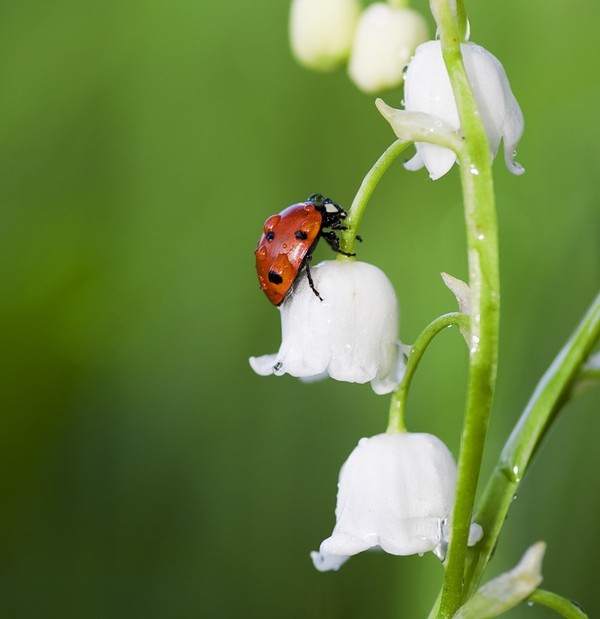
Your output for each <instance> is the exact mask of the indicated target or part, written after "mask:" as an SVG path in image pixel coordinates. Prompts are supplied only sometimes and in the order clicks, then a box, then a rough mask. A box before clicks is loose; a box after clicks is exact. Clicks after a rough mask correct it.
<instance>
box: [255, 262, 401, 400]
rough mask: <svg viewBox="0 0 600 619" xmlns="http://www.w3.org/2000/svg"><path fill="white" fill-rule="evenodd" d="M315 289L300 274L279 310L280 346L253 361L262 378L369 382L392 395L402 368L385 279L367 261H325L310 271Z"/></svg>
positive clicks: (395, 313)
mask: <svg viewBox="0 0 600 619" xmlns="http://www.w3.org/2000/svg"><path fill="white" fill-rule="evenodd" d="M311 274H312V279H313V282H314V287H315V288H316V290H318V291H319V294H320V295H321V297H322V299H323V301H321V300H319V298H318V297H317V296H316V295H315V293H314V291H313V290H312V289H311V287H310V284H309V281H308V278H307V277H306V275H302V276H301V277H300V279H299V281H298V282H297V283H296V286H295V288H294V289H293V290H292V292H291V294H290V295H289V296H288V297H287V298H286V299H285V301H284V302H283V303H282V304H281V306H280V311H281V326H282V343H281V347H280V348H279V352H278V353H277V354H274V355H264V356H262V357H251V358H250V365H251V366H252V369H253V370H254V371H255V372H256V373H257V374H260V375H261V376H268V375H269V374H275V375H277V376H280V375H282V374H286V373H287V374H291V375H292V376H296V377H298V378H304V379H308V380H311V379H318V378H322V377H325V376H330V377H331V378H334V379H335V380H341V381H346V382H352V383H367V382H370V383H371V386H372V388H373V391H375V393H378V394H383V393H390V392H392V391H394V389H396V387H397V386H398V383H399V381H400V378H401V375H402V372H403V369H404V363H403V357H402V355H401V354H400V342H399V341H398V302H397V300H396V295H395V293H394V288H393V286H392V284H391V283H390V281H389V280H388V278H387V277H386V276H385V274H384V273H383V272H382V271H381V270H380V269H378V268H377V267H375V266H373V265H370V264H367V263H365V262H354V261H337V260H334V261H325V262H322V263H320V264H318V265H317V266H315V267H312V268H311Z"/></svg>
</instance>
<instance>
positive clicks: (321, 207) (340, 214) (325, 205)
mask: <svg viewBox="0 0 600 619" xmlns="http://www.w3.org/2000/svg"><path fill="white" fill-rule="evenodd" d="M307 202H308V203H309V204H312V205H313V206H314V207H315V208H316V209H317V210H318V211H319V212H320V213H321V214H322V215H323V225H324V226H326V227H330V226H331V225H333V224H336V223H339V222H340V221H341V220H342V219H345V218H346V211H345V210H344V209H343V208H342V207H341V206H340V205H339V204H336V203H335V202H334V201H333V200H330V199H329V198H326V197H325V196H323V195H321V194H320V193H313V194H311V195H310V196H309V197H308V200H307Z"/></svg>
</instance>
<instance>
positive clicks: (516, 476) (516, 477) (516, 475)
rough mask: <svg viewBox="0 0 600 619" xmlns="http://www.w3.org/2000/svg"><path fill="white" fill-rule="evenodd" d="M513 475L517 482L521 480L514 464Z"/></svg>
mask: <svg viewBox="0 0 600 619" xmlns="http://www.w3.org/2000/svg"><path fill="white" fill-rule="evenodd" d="M512 472H513V475H514V476H515V481H516V482H519V481H521V477H520V475H519V467H518V466H517V465H516V464H515V466H513V469H512Z"/></svg>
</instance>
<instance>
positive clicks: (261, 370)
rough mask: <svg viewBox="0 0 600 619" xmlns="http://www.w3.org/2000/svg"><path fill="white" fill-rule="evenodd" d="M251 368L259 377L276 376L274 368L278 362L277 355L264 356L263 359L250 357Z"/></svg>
mask: <svg viewBox="0 0 600 619" xmlns="http://www.w3.org/2000/svg"><path fill="white" fill-rule="evenodd" d="M248 361H249V362H250V367H251V368H252V369H253V370H254V371H255V372H256V373H257V374H258V375H259V376H269V375H271V374H274V366H275V363H276V362H277V355H262V357H250V359H248Z"/></svg>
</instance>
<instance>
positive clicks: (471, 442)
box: [432, 0, 500, 619]
mask: <svg viewBox="0 0 600 619" xmlns="http://www.w3.org/2000/svg"><path fill="white" fill-rule="evenodd" d="M432 9H433V12H434V15H436V17H437V19H438V29H439V33H440V40H441V46H442V53H443V56H444V61H445V63H446V67H447V69H448V74H449V76H450V82H451V84H452V90H453V93H454V97H455V100H456V104H457V108H458V113H459V118H460V122H461V132H462V135H463V137H464V148H462V149H461V150H460V151H459V152H458V153H457V154H458V159H459V163H460V174H461V182H462V187H463V194H464V204H465V219H466V229H467V247H468V261H469V285H470V287H471V332H470V342H471V343H470V365H469V385H468V392H467V404H466V412H465V420H464V425H463V432H462V437H461V447H460V453H459V458H458V478H457V487H456V502H455V506H454V512H453V517H452V538H451V542H450V546H449V548H448V558H447V564H446V572H445V578H444V586H443V589H442V600H441V604H440V613H439V616H440V617H442V618H444V619H449V618H450V617H452V616H453V615H454V614H455V613H456V611H457V610H458V608H459V607H460V605H461V601H462V594H463V578H464V571H465V562H466V558H467V541H468V536H469V526H470V523H471V515H472V511H473V504H474V501H475V491H476V488H477V481H478V479H479V471H480V468H481V459H482V455H483V447H484V444H485V439H486V435H487V430H488V423H489V416H490V411H491V406H492V400H493V394H494V387H495V382H496V365H497V358H498V326H499V305H500V281H499V269H498V240H497V223H496V209H495V200H494V186H493V179H492V171H491V157H490V150H489V144H488V141H487V136H486V134H485V131H484V128H483V125H482V123H481V119H480V116H479V113H478V110H477V105H476V103H475V99H474V97H473V92H472V90H471V86H470V83H469V79H468V77H467V74H466V71H465V67H464V64H463V61H462V55H461V50H460V40H461V37H460V34H459V30H458V25H457V23H456V21H455V16H454V15H453V13H452V11H451V8H450V5H449V3H448V2H447V1H444V0H432Z"/></svg>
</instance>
